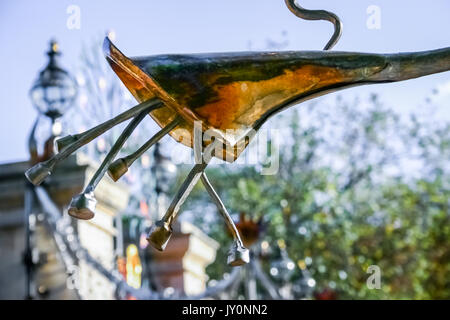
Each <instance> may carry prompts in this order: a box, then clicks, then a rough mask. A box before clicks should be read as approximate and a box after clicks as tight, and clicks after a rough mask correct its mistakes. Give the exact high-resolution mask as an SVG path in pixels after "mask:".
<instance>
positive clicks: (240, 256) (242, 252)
mask: <svg viewBox="0 0 450 320" xmlns="http://www.w3.org/2000/svg"><path fill="white" fill-rule="evenodd" d="M249 262H250V251H249V250H248V249H247V248H245V247H244V246H242V245H240V244H238V243H237V242H235V243H233V245H232V246H231V248H230V251H229V252H228V259H227V263H228V265H229V266H232V267H237V266H242V265H243V264H246V263H249Z"/></svg>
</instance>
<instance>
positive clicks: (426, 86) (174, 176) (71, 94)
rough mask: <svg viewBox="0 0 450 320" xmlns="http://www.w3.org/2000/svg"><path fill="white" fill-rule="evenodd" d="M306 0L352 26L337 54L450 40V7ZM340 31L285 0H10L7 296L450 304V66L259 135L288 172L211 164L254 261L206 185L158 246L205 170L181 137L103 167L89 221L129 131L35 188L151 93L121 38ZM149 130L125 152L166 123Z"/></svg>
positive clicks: (289, 43)
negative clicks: (63, 148) (47, 87)
mask: <svg viewBox="0 0 450 320" xmlns="http://www.w3.org/2000/svg"><path fill="white" fill-rule="evenodd" d="M299 4H301V5H302V6H304V7H306V8H312V9H325V10H329V11H332V12H334V13H336V14H337V15H338V16H339V17H341V19H342V20H343V22H344V32H343V36H342V38H341V40H340V42H339V43H338V44H337V46H336V47H335V48H334V49H333V50H336V51H358V52H376V53H389V52H407V51H421V50H431V49H436V48H443V47H448V46H449V37H448V35H447V33H446V32H445V31H447V30H448V29H449V28H450V21H449V20H448V19H447V14H448V12H449V10H450V3H449V2H448V1H446V0H435V1H432V2H428V3H427V4H426V6H424V5H423V3H422V2H419V1H416V0H414V1H406V0H398V1H395V2H394V1H389V0H378V1H372V0H371V1H368V0H367V1H366V0H349V1H341V2H336V1H327V0H320V1H319V0H315V1H313V0H301V1H299ZM331 33H332V26H331V25H330V24H329V23H326V22H322V21H321V22H311V21H303V20H300V19H298V18H296V17H295V16H294V15H293V14H292V13H291V12H290V11H289V10H288V9H287V8H286V6H285V4H284V1H282V0H277V1H274V0H262V1H261V0H260V1H256V0H249V1H238V0H229V1H226V2H224V1H210V0H209V1H206V0H197V1H190V2H189V1H175V2H174V1H171V2H168V1H162V0H161V1H159V0H154V1H135V0H129V1H114V2H111V1H101V0H98V1H76V0H71V1H50V0H48V1H46V0H41V1H31V0H28V1H27V0H18V1H2V2H1V3H0V41H1V43H3V48H4V49H3V50H2V52H1V59H0V66H1V70H2V72H1V73H0V98H1V99H0V106H1V111H2V116H1V117H0V146H1V152H0V163H1V165H0V199H1V200H0V252H1V255H2V261H1V262H0V298H1V299H25V298H28V299H173V298H180V297H185V296H188V297H192V298H195V299H201V298H212V299H229V298H237V299H411V298H413V299H448V298H450V280H449V279H450V249H449V248H450V224H449V222H450V210H449V206H450V201H449V199H450V197H449V195H450V161H449V159H450V122H449V120H450V111H449V110H450V109H449V105H448V104H449V102H450V74H449V73H442V74H437V75H432V76H428V77H424V78H420V79H415V80H411V81H407V82H401V83H395V84H383V85H376V86H366V87H360V88H352V89H347V90H346V91H342V92H339V93H336V94H331V95H327V96H324V97H321V98H317V99H315V100H312V101H310V102H306V103H303V104H302V105H298V106H296V107H293V108H290V109H289V110H287V111H285V112H283V113H281V114H279V115H277V116H275V117H273V118H272V119H270V121H268V122H267V123H266V124H265V125H264V126H263V128H262V129H261V131H270V130H276V132H277V136H278V139H277V140H276V141H272V140H271V139H269V140H268V146H269V148H268V150H272V151H271V152H276V153H277V154H279V170H278V172H277V173H276V174H275V175H262V174H261V170H262V169H263V168H264V162H262V163H248V162H249V161H240V162H239V161H238V162H237V163H233V164H224V163H221V162H218V161H217V162H215V163H213V164H212V165H210V166H209V167H208V169H207V172H208V175H209V176H210V177H211V180H212V181H213V183H214V186H215V188H216V189H217V191H218V193H219V194H220V196H221V198H223V200H224V202H225V204H226V206H227V207H228V209H229V211H230V213H231V214H232V217H233V218H234V220H235V221H236V223H237V225H238V229H239V230H240V232H241V234H242V236H243V238H244V242H245V243H246V244H247V246H248V247H250V248H251V252H252V262H251V263H250V264H249V265H247V266H245V267H238V268H233V269H232V268H230V267H228V266H227V265H226V256H227V250H228V248H229V245H230V244H231V241H232V238H231V235H229V234H228V232H227V229H226V226H225V224H224V223H223V221H222V220H221V218H220V215H219V213H218V212H217V210H216V208H215V206H214V205H213V204H212V203H211V201H210V199H209V198H208V196H207V194H206V192H205V189H204V188H203V186H202V185H201V184H198V186H196V188H195V189H194V192H193V193H192V194H191V196H190V197H189V198H188V200H187V201H186V203H185V204H184V205H183V207H182V212H181V214H180V216H179V223H178V224H177V227H176V232H175V234H174V237H173V239H172V240H171V242H170V245H169V246H168V248H167V249H166V251H165V252H162V253H159V252H156V251H155V250H153V249H152V248H150V247H148V246H147V242H146V240H145V237H146V235H147V231H148V228H149V227H150V226H151V225H152V223H153V222H154V221H155V219H158V218H159V217H160V216H161V214H164V212H165V210H166V208H167V207H168V204H169V201H170V200H171V198H172V197H173V195H174V194H175V191H176V188H177V186H179V185H180V183H181V182H182V181H183V179H184V177H185V176H186V174H187V172H188V171H189V169H190V168H191V166H192V163H189V160H190V159H191V158H192V154H191V149H188V148H186V147H184V146H182V145H181V144H177V143H175V141H173V140H172V139H171V138H170V137H166V138H164V139H163V140H161V143H160V144H158V145H157V147H156V148H154V149H153V150H151V151H148V152H147V153H146V154H145V155H144V156H143V157H142V158H141V159H140V160H139V161H137V162H136V165H135V166H133V168H131V169H130V171H129V172H128V173H127V175H126V176H125V177H124V179H122V180H121V181H120V182H119V183H116V184H115V183H113V182H112V180H110V179H109V178H108V177H105V179H104V181H102V183H101V184H100V186H99V189H98V193H97V194H96V195H97V198H98V201H99V204H98V211H99V212H98V214H97V215H96V217H95V218H94V219H93V220H91V221H87V222H86V221H74V220H73V219H70V218H68V216H67V213H66V210H67V205H68V203H69V202H70V199H71V197H72V196H73V195H74V194H77V193H79V192H80V191H81V190H82V188H83V186H84V185H85V184H86V183H87V181H89V178H90V177H91V176H92V174H93V173H94V171H95V169H96V168H97V167H98V165H99V163H100V162H101V160H102V159H103V158H104V157H105V155H106V153H107V152H108V151H109V150H110V147H111V146H112V144H113V142H114V141H115V139H117V137H118V136H119V135H120V133H121V130H123V128H124V125H119V126H117V127H115V128H114V129H113V130H112V131H110V132H108V133H107V134H105V135H103V136H101V137H99V138H97V139H96V140H94V141H93V142H92V143H91V144H89V145H88V146H86V147H84V148H83V149H82V150H81V151H80V152H78V153H77V155H76V156H72V157H69V158H68V159H67V160H66V161H65V162H64V163H63V164H62V165H61V166H60V167H58V170H56V171H55V173H54V174H53V175H52V176H51V179H49V181H48V183H46V184H45V185H43V187H42V188H37V189H33V188H31V187H30V186H29V185H27V184H26V182H25V179H24V176H23V172H24V171H25V170H26V169H27V168H29V167H30V163H36V162H38V161H40V160H43V159H46V158H48V157H49V156H50V155H51V154H52V152H53V150H52V146H53V140H54V139H55V137H57V136H64V135H66V134H69V133H70V134H73V133H79V132H83V131H85V130H87V129H89V128H91V127H93V126H94V125H96V124H98V123H101V122H103V121H105V120H108V119H109V118H111V117H112V116H114V115H116V114H119V113H120V112H122V111H124V110H126V109H127V108H130V107H131V106H133V105H135V104H136V102H135V100H134V98H133V97H132V96H131V95H130V94H129V93H128V91H127V90H126V89H125V87H124V86H123V85H122V83H121V82H120V80H119V79H118V78H117V76H116V75H115V74H114V73H113V72H112V70H111V69H110V67H109V66H108V65H107V63H106V61H105V59H104V57H103V53H102V50H101V45H102V42H103V39H104V37H105V36H106V35H108V36H109V37H110V38H111V39H112V40H113V41H114V43H115V44H116V45H117V47H118V48H119V49H121V50H122V51H123V52H124V53H125V54H126V55H127V56H145V55H152V54H162V53H196V52H230V51H266V50H267V51H279V50H320V49H322V48H323V46H324V45H325V43H326V42H327V41H328V39H329V36H330V35H331ZM55 65H58V66H60V67H61V69H58V70H59V71H60V73H58V75H59V76H58V81H59V82H58V86H57V91H56V93H55V94H56V95H57V96H58V97H62V98H61V100H60V101H62V102H61V103H59V104H58V105H49V103H48V101H42V99H39V97H40V96H39V90H41V88H42V83H43V81H44V80H45V77H46V76H47V73H46V72H45V71H49V70H54V69H52V68H53V67H54V66H55ZM61 70H64V71H61ZM41 71H44V72H43V73H40V72H41ZM59 71H58V72H59ZM48 74H51V72H50V73H48ZM144 122H145V125H144V126H141V127H140V128H139V129H138V130H137V131H136V132H135V133H134V134H133V135H132V138H131V139H130V140H129V141H128V142H127V143H126V144H125V147H124V148H123V155H126V154H128V153H129V152H132V151H134V150H136V149H137V148H138V147H139V146H140V145H141V144H142V143H144V142H145V141H146V140H147V139H148V138H149V137H150V136H151V135H152V134H153V133H155V132H156V131H157V130H158V127H157V125H156V124H155V123H154V122H153V121H152V120H151V119H150V118H148V119H145V120H144ZM272 146H273V148H270V147H272ZM274 150H275V151H274ZM251 152H252V151H251V148H249V151H246V154H244V155H243V156H242V157H243V158H244V159H248V158H251V154H250V153H251ZM266 156H267V157H269V156H270V154H267V155H266Z"/></svg>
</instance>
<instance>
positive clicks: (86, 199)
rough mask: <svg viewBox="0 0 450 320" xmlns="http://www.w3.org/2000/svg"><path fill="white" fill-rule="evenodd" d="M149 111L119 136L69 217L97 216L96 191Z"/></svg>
mask: <svg viewBox="0 0 450 320" xmlns="http://www.w3.org/2000/svg"><path fill="white" fill-rule="evenodd" d="M147 113H148V111H147V110H145V111H141V113H140V114H138V115H137V116H136V117H135V118H134V119H133V120H132V121H131V122H130V123H129V124H128V125H127V127H126V128H125V130H124V131H123V132H122V134H121V135H120V136H119V138H118V139H117V141H116V142H115V143H114V145H113V146H112V148H111V150H110V151H109V152H108V154H107V155H106V157H105V159H104V160H103V162H102V163H101V165H100V167H99V168H98V169H97V171H96V172H95V173H94V175H93V177H92V178H91V180H90V181H89V183H88V185H87V186H86V188H85V189H84V191H83V192H82V193H81V194H79V195H78V196H76V197H74V198H73V199H72V201H71V203H70V206H69V211H68V213H69V215H71V216H72V217H74V218H78V219H83V220H89V219H92V218H93V217H94V215H95V206H96V204H97V200H96V199H95V196H94V190H95V188H96V187H97V185H98V183H99V182H100V180H101V179H102V178H103V176H104V175H105V173H106V170H107V169H108V166H109V164H110V163H111V161H113V160H114V158H115V157H116V155H117V153H119V151H120V149H121V148H122V146H123V144H124V143H125V141H126V140H127V139H128V138H129V137H130V135H131V134H132V133H133V131H134V129H136V127H137V126H138V124H139V123H140V122H141V121H142V120H143V119H144V117H145V116H146V115H147Z"/></svg>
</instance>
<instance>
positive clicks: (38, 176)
mask: <svg viewBox="0 0 450 320" xmlns="http://www.w3.org/2000/svg"><path fill="white" fill-rule="evenodd" d="M161 105H162V103H161V101H160V100H159V99H157V98H155V99H150V100H147V101H144V102H142V103H140V104H138V105H136V106H134V107H133V108H131V109H128V110H127V111H124V112H123V113H121V114H119V115H118V116H116V117H114V118H112V119H110V120H108V121H106V122H104V123H102V124H99V125H97V126H96V127H94V128H92V129H90V130H87V131H85V132H84V133H80V134H76V135H69V136H66V137H64V138H61V139H58V140H57V141H56V144H57V148H58V150H60V152H59V153H57V154H56V155H54V156H53V157H52V158H50V159H49V160H47V161H44V162H40V163H38V164H36V165H35V166H33V167H31V168H30V169H28V170H27V171H26V172H25V176H26V177H27V179H28V180H29V181H30V182H31V183H32V184H34V185H36V186H37V185H40V184H41V183H42V181H44V180H45V179H46V178H47V177H48V176H49V175H50V174H51V173H52V170H53V168H54V167H55V165H56V164H58V163H59V162H61V161H62V160H64V159H66V158H67V157H68V156H70V155H71V154H72V153H74V152H75V151H76V150H78V149H79V148H81V147H82V146H84V145H85V144H87V143H89V142H90V141H92V140H93V139H95V138H97V137H98V136H100V135H101V134H103V133H105V132H106V131H108V130H109V129H111V128H112V127H114V126H116V125H118V124H119V123H122V122H124V121H126V120H128V119H130V118H132V117H135V116H136V115H137V114H139V113H141V112H142V111H145V112H146V113H148V112H151V111H152V110H155V109H157V108H159V107H160V106H161Z"/></svg>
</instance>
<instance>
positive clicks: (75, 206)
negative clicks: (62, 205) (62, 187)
mask: <svg viewBox="0 0 450 320" xmlns="http://www.w3.org/2000/svg"><path fill="white" fill-rule="evenodd" d="M96 204H97V200H96V199H95V196H94V192H89V193H82V194H79V195H78V196H76V197H74V198H73V199H72V201H71V202H70V207H69V215H70V216H72V217H74V218H77V219H82V220H89V219H92V218H93V217H94V215H95V206H96Z"/></svg>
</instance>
